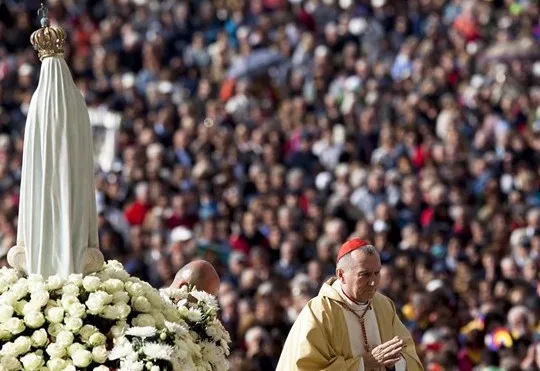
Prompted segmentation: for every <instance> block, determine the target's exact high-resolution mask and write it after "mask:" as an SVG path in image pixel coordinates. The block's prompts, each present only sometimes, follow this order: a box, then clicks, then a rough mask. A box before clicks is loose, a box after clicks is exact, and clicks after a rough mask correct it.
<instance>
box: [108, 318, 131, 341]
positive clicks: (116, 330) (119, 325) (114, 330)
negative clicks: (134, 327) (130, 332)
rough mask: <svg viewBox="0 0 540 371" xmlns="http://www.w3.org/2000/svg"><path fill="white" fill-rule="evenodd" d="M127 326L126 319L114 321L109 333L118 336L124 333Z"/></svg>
mask: <svg viewBox="0 0 540 371" xmlns="http://www.w3.org/2000/svg"><path fill="white" fill-rule="evenodd" d="M127 328H128V325H127V323H126V321H119V322H116V325H115V326H113V327H111V334H112V336H113V337H114V338H119V337H121V336H122V335H123V334H124V332H125V331H126V330H127Z"/></svg>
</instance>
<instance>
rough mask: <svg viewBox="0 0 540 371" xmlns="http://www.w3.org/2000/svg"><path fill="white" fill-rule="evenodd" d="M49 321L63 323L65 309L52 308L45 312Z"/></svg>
mask: <svg viewBox="0 0 540 371" xmlns="http://www.w3.org/2000/svg"><path fill="white" fill-rule="evenodd" d="M45 317H46V318H47V321H49V322H52V323H61V322H62V321H63V320H64V309H63V308H60V307H52V308H48V309H46V310H45Z"/></svg>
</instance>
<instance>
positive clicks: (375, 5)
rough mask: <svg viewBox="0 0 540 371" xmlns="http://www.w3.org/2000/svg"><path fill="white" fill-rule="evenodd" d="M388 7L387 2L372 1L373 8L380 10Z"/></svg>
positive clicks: (382, 0)
mask: <svg viewBox="0 0 540 371" xmlns="http://www.w3.org/2000/svg"><path fill="white" fill-rule="evenodd" d="M385 5H386V0H371V6H373V7H374V8H380V7H381V6H385Z"/></svg>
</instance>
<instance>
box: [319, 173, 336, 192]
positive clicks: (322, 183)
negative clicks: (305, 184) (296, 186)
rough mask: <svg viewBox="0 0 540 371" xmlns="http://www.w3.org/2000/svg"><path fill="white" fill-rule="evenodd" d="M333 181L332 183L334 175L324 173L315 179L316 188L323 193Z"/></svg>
mask: <svg viewBox="0 0 540 371" xmlns="http://www.w3.org/2000/svg"><path fill="white" fill-rule="evenodd" d="M331 181H332V174H330V173H329V172H327V171H324V172H322V173H319V174H317V176H316V177H315V187H317V189H318V190H319V191H321V190H323V189H326V188H327V187H328V185H329V184H330V182H331Z"/></svg>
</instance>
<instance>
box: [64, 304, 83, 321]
mask: <svg viewBox="0 0 540 371" xmlns="http://www.w3.org/2000/svg"><path fill="white" fill-rule="evenodd" d="M68 313H69V315H70V316H71V317H79V318H80V317H83V316H84V315H85V314H86V307H85V306H84V304H81V303H76V304H73V305H72V306H70V307H69V308H68Z"/></svg>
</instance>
